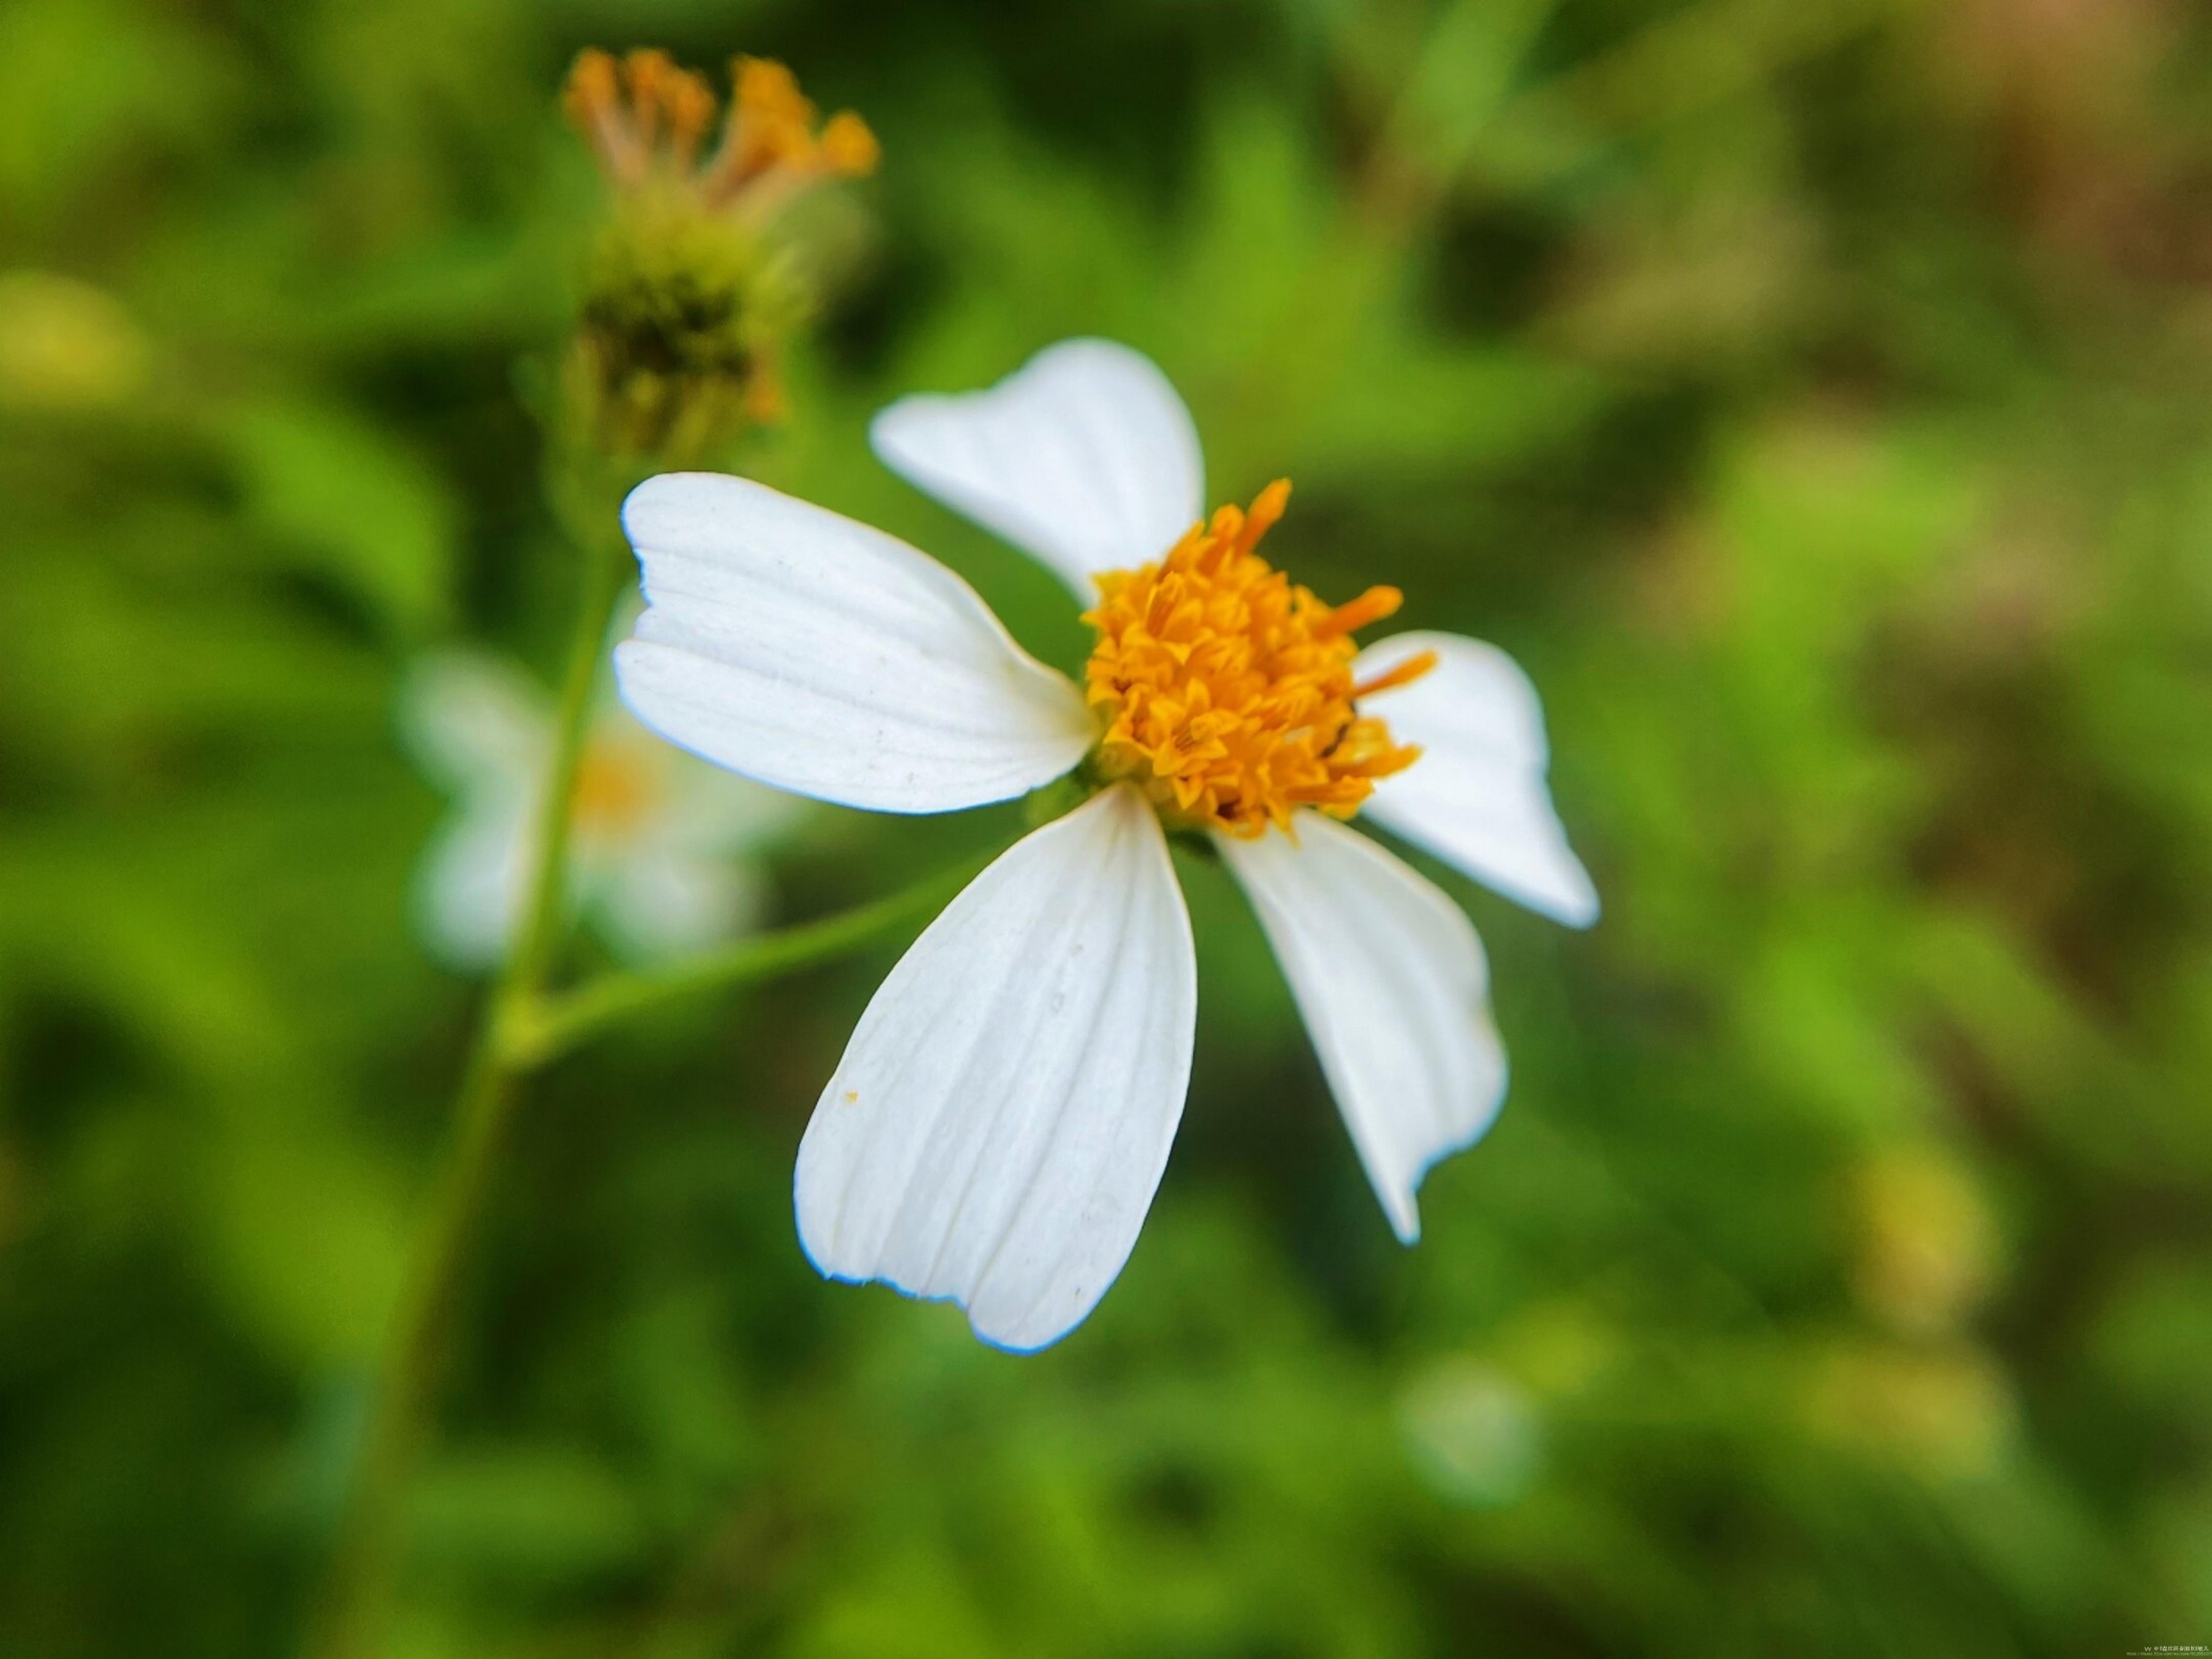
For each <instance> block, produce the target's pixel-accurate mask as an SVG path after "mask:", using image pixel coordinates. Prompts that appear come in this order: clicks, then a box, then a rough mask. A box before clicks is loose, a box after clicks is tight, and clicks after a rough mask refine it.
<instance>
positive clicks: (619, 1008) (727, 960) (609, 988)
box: [499, 853, 997, 1071]
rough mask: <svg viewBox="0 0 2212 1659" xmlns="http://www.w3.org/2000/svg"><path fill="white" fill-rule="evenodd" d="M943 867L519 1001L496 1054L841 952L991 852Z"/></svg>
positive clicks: (940, 893) (550, 1049)
mask: <svg viewBox="0 0 2212 1659" xmlns="http://www.w3.org/2000/svg"><path fill="white" fill-rule="evenodd" d="M996 856H997V854H995V853H994V854H990V855H988V856H987V857H985V858H979V859H974V860H969V861H968V862H967V863H964V864H962V865H960V866H957V867H955V868H953V869H949V870H940V871H939V872H937V873H936V874H934V875H932V876H927V877H925V878H922V879H921V881H918V882H916V883H915V884H914V885H913V886H911V887H908V888H906V889H904V890H901V891H899V892H896V893H893V894H892V895H890V896H889V897H888V898H881V899H878V900H876V901H875V902H872V903H869V904H863V905H859V906H856V907H855V908H853V909H850V910H842V911H840V912H838V913H837V914H836V915H831V916H824V917H823V918H822V919H821V920H819V921H808V922H801V923H800V924H799V925H798V926H797V927H786V928H783V929H781V930H780V931H778V932H775V933H761V934H757V935H756V936H755V937H753V938H751V939H746V940H745V941H744V942H743V943H742V944H739V945H732V946H731V947H730V948H729V949H728V950H726V951H719V952H717V953H715V954H714V955H712V956H704V957H698V958H696V959H695V960H693V961H690V962H685V963H677V964H676V965H674V966H672V967H669V968H663V969H654V970H653V971H650V972H643V973H628V974H608V975H604V976H603V977H601V978H599V979H598V980H596V981H592V983H590V984H588V985H586V986H585V987H583V988H582V989H580V990H577V991H572V992H569V993H568V994H566V995H565V996H552V997H541V998H539V999H538V1000H537V1001H536V1002H535V1003H534V1004H532V1005H528V1006H518V1007H516V1008H515V1009H513V1011H512V1017H511V1018H510V1019H509V1020H508V1022H507V1024H506V1025H505V1026H504V1027H503V1028H502V1029H501V1032H500V1033H499V1047H500V1055H501V1060H502V1061H503V1062H504V1063H505V1064H506V1065H507V1066H508V1067H509V1068H510V1069H512V1070H515V1071H526V1070H529V1069H532V1068H533V1067H536V1066H543V1065H544V1064H545V1063H546V1062H548V1061H549V1060H556V1059H558V1058H559V1057H560V1056H561V1055H562V1054H566V1053H568V1050H569V1049H571V1048H574V1047H575V1046H576V1045H577V1044H579V1043H580V1042H588V1041H589V1040H590V1039H591V1038H592V1037H594V1036H598V1035H599V1032H601V1031H602V1030H605V1029H606V1028H607V1027H608V1026H610V1025H614V1024H619V1023H621V1022H622V1021H623V1020H625V1019H628V1018H630V1017H631V1016H632V1015H634V1014H638V1013H642V1012H647V1011H648V1010H650V1009H653V1008H657V1007H659V1006H663V1005H664V1004H667V1003H671V1002H677V1001H680V1000H684V999H685V998H688V997H695V996H699V995H702V994H705V993H707V992H709V991H726V990H729V989H732V988H733V987H737V986H740V985H751V984H757V983H758V982H759V981H763V980H768V979H774V978H776V977H777V976H778V975H783V974H787V973H791V972H793V971H795V970H797V969H800V968H805V967H809V966H811V964H813V963H817V962H825V961H827V960H829V958H830V957H838V956H842V955H844V954H845V953H846V952H848V951H853V950H856V949H858V948H859V947H860V946H861V945H866V944H868V943H870V942H871V941H872V940H874V939H878V938H881V937H882V936H884V934H887V933H893V932H896V930H898V929H899V928H900V927H903V926H904V925H905V924H907V923H908V922H910V921H914V920H915V918H916V917H919V916H925V915H929V914H931V913H932V912H933V911H935V910H937V909H939V908H941V907H942V906H943V905H944V904H945V902H947V901H948V900H950V899H951V897H952V896H953V895H954V894H956V893H957V892H958V891H959V890H961V889H962V888H963V887H964V886H966V885H967V884H968V883H969V881H970V880H972V879H973V878H974V877H975V874H976V872H978V871H980V870H981V869H982V867H983V866H984V865H985V864H987V862H989V860H990V858H993V857H996Z"/></svg>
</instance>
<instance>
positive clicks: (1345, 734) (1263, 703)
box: [1084, 479, 1433, 839]
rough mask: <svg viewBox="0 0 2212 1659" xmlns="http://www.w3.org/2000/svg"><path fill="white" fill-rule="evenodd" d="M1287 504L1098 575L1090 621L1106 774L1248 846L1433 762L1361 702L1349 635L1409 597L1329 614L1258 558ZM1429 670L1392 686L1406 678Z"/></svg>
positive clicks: (1277, 501) (1246, 514)
mask: <svg viewBox="0 0 2212 1659" xmlns="http://www.w3.org/2000/svg"><path fill="white" fill-rule="evenodd" d="M1289 499H1290V484H1289V483H1288V481H1287V480H1281V479H1279V480H1277V481H1276V482H1275V483H1272V484H1270V485H1268V486H1267V489H1264V490H1262V491H1261V493H1260V495H1259V496H1258V498H1257V499H1255V501H1253V503H1252V506H1251V507H1250V509H1249V511H1245V510H1242V509H1239V508H1237V507H1221V508H1220V509H1218V511H1217V512H1215V513H1214V514H1213V516H1212V519H1211V520H1208V521H1207V522H1206V523H1204V524H1200V525H1196V526H1193V527H1192V528H1191V530H1190V531H1189V532H1188V534H1186V535H1185V536H1184V537H1183V538H1182V540H1181V541H1179V542H1177V543H1176V545H1175V546H1174V547H1173V548H1172V549H1170V550H1169V552H1168V554H1167V556H1165V557H1164V558H1162V559H1161V560H1159V561H1158V562H1156V563H1152V564H1147V565H1144V566H1141V567H1140V568H1138V569H1135V570H1122V571H1111V572H1109V573H1107V574H1104V575H1102V576H1100V577H1099V578H1098V589H1099V603H1098V605H1097V608H1096V609H1094V610H1092V611H1090V612H1088V613H1087V614H1086V615H1085V617H1084V620H1085V622H1087V623H1090V624H1091V626H1092V627H1093V628H1095V629H1097V631H1098V643H1097V647H1096V648H1095V649H1094V650H1093V651H1092V653H1091V662H1090V665H1089V668H1088V669H1087V671H1086V673H1085V680H1086V695H1087V696H1088V699H1089V701H1090V702H1091V707H1092V708H1095V709H1097V711H1098V713H1099V715H1100V718H1101V719H1102V720H1103V721H1104V722H1105V726H1106V731H1105V736H1104V737H1103V738H1102V739H1101V741H1100V744H1099V748H1098V760H1099V763H1100V766H1101V768H1102V769H1103V770H1104V771H1105V772H1106V773H1107V774H1108V775H1110V776H1115V777H1121V778H1127V779H1128V780H1129V781H1132V782H1133V783H1135V784H1136V785H1137V786H1138V787H1140V788H1142V789H1143V790H1144V791H1145V793H1146V794H1147V795H1148V796H1149V797H1150V798H1151V799H1152V802H1153V804H1154V805H1156V806H1157V807H1158V809H1159V810H1160V811H1161V812H1162V813H1163V814H1164V816H1166V817H1168V818H1169V819H1170V821H1171V822H1174V823H1181V824H1184V825H1188V826H1190V827H1193V828H1206V829H1219V830H1222V831H1224V832H1225V833H1227V834H1229V835H1232V836H1241V837H1244V838H1247V839H1249V838H1250V837H1253V836H1260V835H1262V834H1264V833H1265V832H1266V830H1267V826H1268V825H1269V824H1270V823H1273V824H1276V825H1279V826H1280V827H1282V828H1285V829H1288V828H1289V827H1290V824H1291V815H1292V814H1293V812H1295V811H1297V809H1298V808H1299V807H1302V806H1311V807H1316V808H1318V809H1319V810H1320V811H1324V812H1327V813H1329V814H1331V815H1332V816H1334V817H1351V816H1352V814H1353V813H1355V812H1357V811H1358V810H1359V806H1360V804H1361V803H1362V802H1363V801H1364V800H1365V799H1367V797H1368V795H1369V794H1370V793H1371V792H1372V791H1373V789H1374V780H1376V778H1381V777H1387V776H1389V775H1390V774H1391V773H1393V772H1397V771H1401V770H1402V769H1404V768H1406V767H1407V766H1410V765H1412V764H1413V760H1414V758H1415V757H1416V756H1418V755H1419V752H1420V751H1419V750H1417V749H1413V748H1410V747H1407V746H1405V745H1402V744H1397V743H1395V742H1394V741H1393V740H1392V738H1391V737H1390V732H1389V727H1388V726H1385V725H1384V724H1383V722H1382V721H1381V720H1376V719H1374V718H1372V717H1370V716H1367V715H1363V714H1360V713H1359V711H1358V708H1355V707H1354V699H1355V698H1356V697H1357V696H1358V695H1359V691H1360V688H1358V687H1357V686H1355V685H1354V684H1352V659H1353V658H1354V657H1355V656H1357V655H1358V647H1355V646H1354V645H1353V644H1352V641H1351V639H1350V638H1349V637H1348V636H1349V635H1350V634H1351V632H1352V629H1355V628H1357V627H1359V626H1361V625H1362V624H1363V623H1364V621H1368V620H1375V619H1378V618H1379V617H1384V616H1388V615H1389V613H1390V612H1391V611H1395V609H1396V608H1397V605H1398V599H1399V595H1398V592H1397V590H1396V589H1395V588H1374V589H1370V591H1369V592H1367V593H1366V594H1364V595H1363V596H1362V597H1361V598H1359V599H1355V600H1353V601H1352V603H1351V604H1350V605H1342V606H1339V607H1337V608H1336V609H1334V610H1331V609H1330V608H1329V607H1328V606H1327V605H1323V604H1322V603H1321V601H1320V600H1318V599H1316V598H1315V597H1314V596H1313V594H1312V593H1311V592H1309V591H1308V590H1307V589H1305V588H1304V587H1299V586H1294V585H1293V584H1292V583H1291V581H1290V580H1289V579H1288V578H1287V577H1285V576H1284V575H1283V574H1281V573H1280V572H1279V571H1277V570H1275V569H1274V568H1273V567H1271V566H1270V565H1269V564H1268V563H1267V561H1266V560H1265V559H1263V558H1261V557H1260V556H1259V555H1258V553H1257V552H1255V548H1256V547H1257V546H1258V544H1259V543H1260V541H1261V538H1263V537H1264V536H1266V534H1267V532H1268V531H1269V530H1270V529H1272V528H1273V526H1274V525H1275V523H1276V521H1277V520H1279V519H1280V518H1281V517H1282V514H1283V510H1284V507H1285V505H1286V504H1287V502H1288V501H1289ZM1432 660H1433V659H1431V664H1432ZM1431 664H1423V665H1420V666H1419V667H1415V666H1413V665H1410V664H1409V665H1406V666H1404V667H1402V668H1401V669H1399V670H1394V671H1392V672H1391V673H1390V674H1388V675H1384V676H1383V677H1381V678H1383V679H1384V680H1387V681H1389V682H1390V683H1391V684H1403V683H1404V681H1405V680H1406V679H1410V678H1414V677H1415V676H1416V675H1418V674H1419V673H1421V672H1423V671H1425V669H1426V668H1427V667H1428V666H1430V665H1431Z"/></svg>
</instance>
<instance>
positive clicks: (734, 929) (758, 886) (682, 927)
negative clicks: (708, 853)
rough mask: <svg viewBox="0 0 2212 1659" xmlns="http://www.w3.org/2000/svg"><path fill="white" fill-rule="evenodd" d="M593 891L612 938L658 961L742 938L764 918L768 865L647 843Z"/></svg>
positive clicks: (627, 950) (643, 958) (631, 955)
mask: <svg viewBox="0 0 2212 1659" xmlns="http://www.w3.org/2000/svg"><path fill="white" fill-rule="evenodd" d="M594 887H595V889H596V890H595V892H594V895H593V896H594V897H595V898H596V899H597V901H598V909H599V920H600V923H601V926H602V927H603V928H604V930H605V933H606V934H607V938H608V942H609V943H610V944H611V945H614V946H615V948H616V949H617V951H620V952H621V953H622V955H623V957H626V958H627V959H629V960H630V961H633V962H651V961H655V960H659V959H660V958H663V957H673V956H680V955H682V954H684V952H686V951H696V950H700V949H702V948H703V947H704V946H707V945H714V944H717V943H719V942H720V941H721V940H723V939H731V938H734V937H735V936H736V935H737V934H738V933H742V932H744V930H745V929H747V928H749V927H751V926H752V925H753V923H754V921H756V920H757V919H758V917H759V915H760V912H761V905H762V902H763V898H764V897H765V896H766V893H767V881H766V878H765V872H763V870H762V868H761V866H759V865H758V864H757V863H756V862H754V861H753V860H750V859H726V858H712V857H702V856H699V855H697V854H690V853H686V852H683V851H679V850H676V849H672V848H639V849H638V850H636V851H635V852H634V853H632V854H629V856H627V857H625V858H623V860H620V862H619V863H617V864H616V865H615V866H613V867H611V868H610V869H608V870H607V871H605V872H604V873H603V874H601V875H600V876H599V879H598V880H597V881H596V882H595V883H594Z"/></svg>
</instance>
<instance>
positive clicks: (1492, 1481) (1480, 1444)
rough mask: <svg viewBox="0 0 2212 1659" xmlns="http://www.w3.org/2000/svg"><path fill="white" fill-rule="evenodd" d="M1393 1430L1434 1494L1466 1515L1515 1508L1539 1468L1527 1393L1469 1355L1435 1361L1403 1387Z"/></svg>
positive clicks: (1536, 1428)
mask: <svg viewBox="0 0 2212 1659" xmlns="http://www.w3.org/2000/svg"><path fill="white" fill-rule="evenodd" d="M1398 1431H1399V1433H1400V1434H1401V1435H1402V1436H1403V1437H1404V1439H1405V1443H1406V1451H1407V1455H1408V1456H1409V1457H1411V1458H1412V1460H1413V1467H1414V1468H1415V1469H1417V1470H1418V1471H1419V1474H1420V1475H1421V1478H1422V1479H1423V1480H1425V1481H1426V1482H1427V1483H1428V1485H1429V1486H1430V1487H1431V1489H1432V1490H1434V1491H1435V1492H1436V1493H1437V1496H1438V1497H1440V1498H1445V1499H1447V1500H1449V1502H1451V1503H1455V1504H1465V1505H1466V1506H1468V1508H1470V1509H1496V1508H1501V1507H1503V1506H1504V1505H1505V1504H1511V1503H1513V1502H1515V1501H1516V1500H1517V1499H1518V1498H1521V1497H1522V1496H1523V1495H1524V1494H1525V1493H1526V1492H1528V1489H1529V1487H1530V1486H1534V1484H1535V1480H1536V1476H1537V1474H1538V1471H1539V1470H1540V1469H1541V1466H1542V1463H1543V1449H1544V1447H1543V1431H1542V1425H1541V1422H1540V1421H1539V1419H1538V1418H1537V1415H1536V1404H1535V1401H1533V1400H1531V1399H1530V1398H1529V1397H1528V1390H1527V1389H1524V1388H1522V1386H1521V1385H1520V1383H1517V1382H1516V1381H1515V1380H1514V1379H1513V1378H1512V1377H1511V1376H1509V1375H1508V1374H1507V1373H1506V1372H1504V1371H1503V1370H1499V1369H1498V1367H1497V1366H1496V1365H1493V1364H1489V1363H1488V1362H1487V1361H1485V1360H1482V1359H1478V1358H1474V1357H1472V1356H1470V1355H1466V1354H1455V1355H1452V1356H1450V1357H1449V1358H1444V1359H1440V1360H1437V1361H1436V1362H1435V1363H1434V1364H1430V1365H1428V1366H1426V1367H1425V1368H1424V1369H1423V1370H1420V1371H1419V1373H1417V1374H1416V1375H1415V1376H1413V1379H1412V1380H1411V1381H1410V1382H1408V1383H1407V1385H1406V1387H1405V1389H1404V1390H1403V1391H1402V1392H1401V1394H1400V1395H1399V1396H1398Z"/></svg>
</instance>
